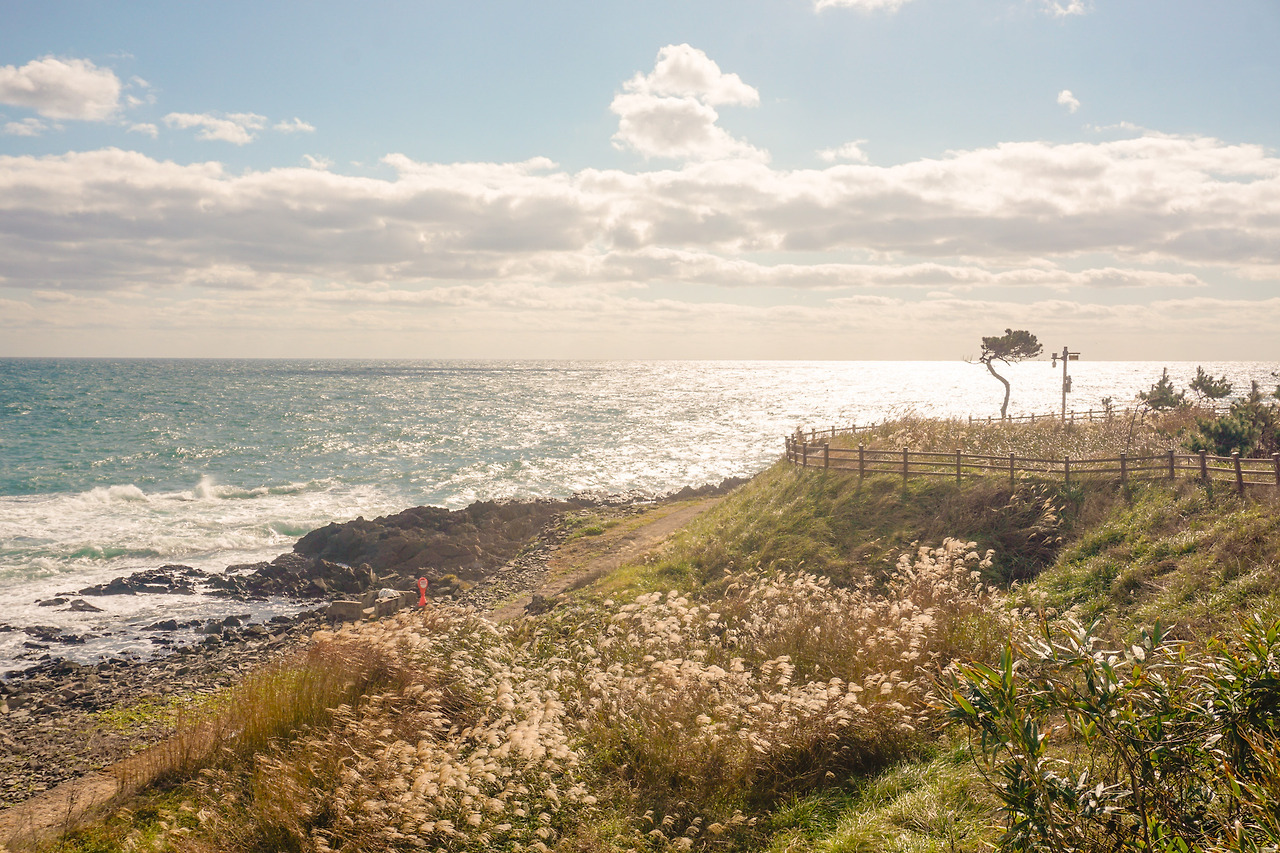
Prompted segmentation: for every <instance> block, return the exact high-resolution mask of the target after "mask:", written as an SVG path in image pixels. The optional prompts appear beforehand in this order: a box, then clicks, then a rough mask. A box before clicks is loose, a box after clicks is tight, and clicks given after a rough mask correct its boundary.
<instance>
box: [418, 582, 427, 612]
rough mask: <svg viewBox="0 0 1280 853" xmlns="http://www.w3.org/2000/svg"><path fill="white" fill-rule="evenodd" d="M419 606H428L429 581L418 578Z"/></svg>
mask: <svg viewBox="0 0 1280 853" xmlns="http://www.w3.org/2000/svg"><path fill="white" fill-rule="evenodd" d="M418 606H419V607H426V606H427V579H426V578H418Z"/></svg>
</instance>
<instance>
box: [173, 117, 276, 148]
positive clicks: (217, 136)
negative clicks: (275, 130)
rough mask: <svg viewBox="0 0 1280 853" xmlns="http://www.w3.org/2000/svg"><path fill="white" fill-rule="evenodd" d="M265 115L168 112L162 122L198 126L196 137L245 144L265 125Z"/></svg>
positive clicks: (175, 125) (188, 126)
mask: <svg viewBox="0 0 1280 853" xmlns="http://www.w3.org/2000/svg"><path fill="white" fill-rule="evenodd" d="M266 122H267V118H266V116H260V115H257V114H256V113H228V114H225V115H217V114H213V113H169V114H168V115H167V116H165V117H164V123H165V124H166V125H168V126H169V127H176V128H182V129H189V128H193V127H196V128H200V131H199V133H197V134H196V138H198V139H208V140H220V141H222V142H230V143H231V144H233V145H245V144H247V143H250V142H252V141H253V140H254V138H255V137H254V134H255V133H256V132H257V131H259V130H262V128H263V127H264V126H266Z"/></svg>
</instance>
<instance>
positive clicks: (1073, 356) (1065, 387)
mask: <svg viewBox="0 0 1280 853" xmlns="http://www.w3.org/2000/svg"><path fill="white" fill-rule="evenodd" d="M1058 359H1062V422H1063V423H1066V422H1067V392H1068V391H1070V390H1071V376H1070V375H1068V374H1067V362H1068V361H1079V360H1080V353H1078V352H1072V351H1071V350H1069V349H1067V348H1066V347H1063V348H1062V352H1061V353H1056V352H1055V353H1053V355H1052V356H1050V359H1049V364H1050V366H1051V367H1057V366H1058Z"/></svg>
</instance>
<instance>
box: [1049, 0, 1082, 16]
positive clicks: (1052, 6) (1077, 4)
mask: <svg viewBox="0 0 1280 853" xmlns="http://www.w3.org/2000/svg"><path fill="white" fill-rule="evenodd" d="M1043 5H1044V10H1045V12H1047V13H1048V14H1050V15H1053V16H1054V17H1055V18H1066V17H1069V16H1071V15H1085V14H1088V13H1089V12H1090V11H1092V9H1091V8H1090V7H1089V5H1088V4H1087V3H1085V0H1068V2H1067V3H1065V4H1064V3H1060V2H1058V0H1043Z"/></svg>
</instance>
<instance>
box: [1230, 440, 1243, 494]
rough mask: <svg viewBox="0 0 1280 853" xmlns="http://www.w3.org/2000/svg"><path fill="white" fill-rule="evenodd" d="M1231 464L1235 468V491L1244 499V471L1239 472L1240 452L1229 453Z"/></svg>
mask: <svg viewBox="0 0 1280 853" xmlns="http://www.w3.org/2000/svg"><path fill="white" fill-rule="evenodd" d="M1231 464H1232V465H1234V466H1235V468H1236V491H1237V492H1239V493H1240V497H1244V471H1242V470H1240V451H1239V450H1233V451H1231Z"/></svg>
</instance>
